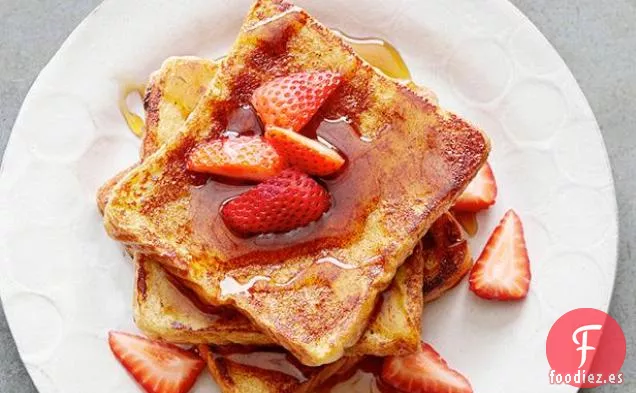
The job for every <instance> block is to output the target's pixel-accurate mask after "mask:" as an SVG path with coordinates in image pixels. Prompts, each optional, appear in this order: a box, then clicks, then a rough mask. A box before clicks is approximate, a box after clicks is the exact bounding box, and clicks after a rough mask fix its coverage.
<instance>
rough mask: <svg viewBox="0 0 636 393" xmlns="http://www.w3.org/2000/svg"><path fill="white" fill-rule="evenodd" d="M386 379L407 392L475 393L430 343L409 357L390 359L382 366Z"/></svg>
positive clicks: (383, 375) (468, 383)
mask: <svg viewBox="0 0 636 393" xmlns="http://www.w3.org/2000/svg"><path fill="white" fill-rule="evenodd" d="M382 379H383V380H384V381H385V382H386V383H388V384H389V385H391V386H393V387H395V388H397V389H400V391H402V392H407V393H472V391H473V388H472V387H471V386H470V382H468V380H467V379H466V377H464V376H463V375H461V374H460V373H458V372H457V371H455V370H453V369H451V368H450V367H449V366H448V363H446V361H445V360H444V359H442V357H441V356H440V355H439V354H438V353H437V352H436V351H435V350H434V349H433V347H431V346H430V345H429V344H426V343H422V347H421V349H420V350H419V351H418V352H415V353H413V354H411V355H407V356H389V357H387V358H385V360H384V364H383V365H382Z"/></svg>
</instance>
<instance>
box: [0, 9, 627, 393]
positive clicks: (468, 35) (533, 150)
mask: <svg viewBox="0 0 636 393" xmlns="http://www.w3.org/2000/svg"><path fill="white" fill-rule="evenodd" d="M249 4H250V1H249V0H241V1H235V0H234V1H230V0H188V1H172V0H153V1H149V0H107V1H105V2H104V4H103V5H102V6H101V7H99V8H98V9H97V10H96V11H95V12H93V13H92V14H91V15H90V16H89V17H88V18H87V19H86V21H84V23H82V24H81V25H80V26H79V27H78V28H77V30H76V31H75V32H74V33H73V34H72V35H71V36H70V37H69V39H68V40H67V41H66V43H65V44H64V45H63V46H62V48H61V49H60V51H59V52H58V53H57V55H56V56H55V57H54V58H53V60H52V61H51V62H50V64H49V65H48V66H47V67H46V68H45V69H44V71H42V73H41V75H40V76H39V78H38V80H37V82H36V83H35V84H34V86H33V88H32V89H31V92H30V93H29V95H28V97H27V99H26V100H25V102H24V106H23V108H22V111H21V113H20V116H19V118H18V121H17V123H16V126H15V128H14V130H13V134H12V135H11V141H10V144H9V147H8V149H7V152H6V155H5V159H4V163H3V167H2V172H1V173H0V217H1V220H0V288H1V290H2V300H3V302H4V307H5V310H6V314H7V318H8V320H9V323H10V326H11V330H12V332H13V334H14V336H15V339H16V342H17V345H18V349H19V351H20V354H21V355H22V358H23V360H24V361H25V363H26V365H27V368H28V370H29V372H30V374H31V376H32V377H33V379H34V380H35V384H36V385H37V387H38V388H39V390H40V391H41V392H42V393H53V392H60V393H62V392H64V393H75V392H82V393H83V392H86V391H90V392H93V393H100V392H115V391H116V392H119V393H125V392H138V391H139V389H138V388H137V387H136V386H135V384H134V383H133V382H132V380H131V379H130V378H129V377H128V376H127V375H126V373H125V372H124V371H123V369H122V368H121V367H120V366H119V365H118V363H117V362H116V361H115V360H114V359H113V357H112V355H111V354H110V352H109V349H108V345H107V342H106V333H107V331H108V330H110V329H125V330H134V326H133V322H132V318H131V296H132V268H131V266H130V263H128V262H127V261H126V259H125V257H124V255H123V253H122V251H121V249H120V247H119V246H118V245H117V244H116V243H115V242H113V241H111V240H110V239H109V238H108V237H107V236H106V234H105V233H104V231H103V229H102V225H101V220H100V217H99V214H98V212H97V210H96V207H95V202H94V200H95V192H96V190H97V188H98V186H99V185H100V184H101V183H102V182H103V181H105V180H106V179H107V178H109V177H110V176H112V175H113V174H115V173H116V171H118V170H120V169H122V168H125V167H127V166H128V165H129V164H131V163H132V162H134V161H135V160H136V159H137V154H138V153H137V151H138V146H139V141H138V140H137V139H136V138H135V137H133V136H132V135H131V133H130V132H129V130H128V129H127V127H126V125H125V123H124V121H123V120H122V117H121V116H120V113H119V111H118V107H117V100H118V97H119V94H120V88H121V86H122V85H124V84H126V83H129V82H143V81H145V80H146V78H147V76H148V74H149V73H150V72H151V71H153V70H155V69H157V68H158V67H159V65H160V64H161V62H162V61H163V60H164V59H165V58H166V57H168V56H171V55H199V56H207V57H211V58H217V57H219V56H221V55H223V54H224V53H225V52H226V51H227V49H228V47H229V46H230V44H231V42H232V41H233V39H234V37H235V35H236V33H237V31H238V28H239V26H240V23H241V20H242V18H243V16H244V14H245V13H246V12H247V10H248V7H249ZM300 5H302V6H305V7H306V8H307V9H308V10H309V11H310V12H311V13H313V14H314V15H315V16H317V17H318V18H319V19H320V20H321V21H323V22H324V23H325V24H327V25H329V26H333V27H337V28H338V29H341V30H343V31H345V32H348V33H349V34H352V35H355V36H375V37H384V38H387V39H388V40H389V41H391V42H392V43H393V44H395V45H396V46H397V47H398V48H399V50H400V51H401V52H402V54H403V55H404V57H405V59H406V61H407V63H408V65H409V66H410V68H411V71H412V73H413V75H414V78H415V80H416V81H417V82H420V83H423V84H425V85H427V86H430V87H432V88H433V89H434V90H435V91H436V92H438V93H439V96H440V100H441V103H442V105H443V106H445V107H447V108H449V109H452V110H454V111H456V112H458V113H460V114H462V115H464V116H466V117H467V118H468V119H470V120H472V121H473V122H475V123H477V124H478V125H480V126H482V127H483V128H484V129H485V130H487V132H488V133H489V134H490V136H491V137H492V139H493V145H494V149H493V154H492V156H491V163H492V166H493V169H494V171H495V175H496V177H497V181H498V184H499V191H500V192H499V199H498V201H497V204H496V206H495V207H494V208H493V209H491V210H490V211H489V212H487V213H485V214H483V215H481V216H480V217H479V221H480V226H481V228H482V230H481V231H480V234H479V236H478V237H476V238H475V239H473V241H472V246H473V252H474V253H475V254H476V253H477V252H478V251H479V250H480V249H481V247H482V246H483V244H484V242H485V240H486V238H487V236H488V234H489V232H490V230H491V229H492V228H493V227H494V226H495V225H496V222H497V221H498V220H499V218H500V217H501V216H502V215H503V212H504V211H505V210H507V209H508V208H510V207H514V208H515V209H516V210H517V211H518V212H519V214H520V215H521V217H522V219H523V221H524V223H525V228H526V234H527V241H528V246H529V253H530V258H531V261H532V273H533V282H532V289H531V293H530V295H529V298H528V299H527V300H526V301H525V302H522V303H516V304H499V303H490V302H486V301H482V300H479V299H477V298H476V297H475V296H473V295H472V294H471V293H469V292H468V291H467V286H466V284H465V283H463V284H462V285H460V286H459V287H458V288H457V289H455V290H453V291H451V292H450V293H449V294H448V295H446V296H445V297H444V298H443V299H441V300H439V301H437V302H435V303H434V304H433V305H431V306H430V307H427V308H426V310H425V315H424V326H423V334H424V338H425V339H426V340H428V341H430V342H432V343H433V345H434V346H435V347H436V348H437V349H438V350H439V351H440V352H441V353H442V354H443V356H444V357H445V358H446V359H447V360H448V361H449V363H450V364H451V365H452V366H453V367H455V368H457V369H458V370H461V371H462V373H464V374H465V375H466V376H467V377H468V378H469V379H470V380H471V381H472V384H473V386H474V387H475V390H476V392H488V393H496V392H544V391H550V392H552V391H554V392H559V391H562V392H565V391H572V390H574V389H573V388H571V387H568V386H562V387H549V385H548V378H547V375H548V363H547V361H546V358H545V349H544V348H545V337H546V335H547V331H548V329H549V328H550V326H551V325H552V323H553V322H554V321H555V320H556V319H557V318H558V317H559V316H560V315H562V314H563V313H565V312H566V311H568V310H571V309H573V308H577V307H582V306H584V307H595V308H599V309H607V307H608V304H609V299H610V295H611V292H612V284H613V281H614V274H615V264H616V243H617V219H616V206H615V197H614V189H613V184H612V177H611V171H610V167H609V164H608V160H607V156H606V152H605V149H604V146H603V141H602V138H601V134H600V132H599V128H598V126H597V123H596V121H595V119H594V116H593V114H592V112H591V110H590V108H589V106H588V104H587V102H586V100H585V98H584V96H583V94H582V93H581V91H580V89H579V87H578V86H577V84H576V82H575V80H574V78H573V77H572V75H571V74H570V72H569V71H568V69H567V67H566V65H565V64H564V63H563V61H562V60H561V58H560V57H559V55H558V54H557V53H556V52H555V51H554V49H553V48H552V47H551V46H550V44H549V43H548V42H547V41H546V39H545V38H544V37H543V36H542V35H541V34H540V33H539V31H537V29H536V28H535V27H534V26H533V25H532V24H531V23H530V21H528V19H526V18H525V17H524V16H523V15H522V14H521V13H520V12H519V11H518V10H517V9H515V8H514V7H513V6H512V5H511V4H510V3H508V2H507V1H505V0H484V1H479V2H477V1H474V0H444V1H441V0H426V1H416V0H412V1H383V0H373V1H362V0H358V1H347V2H340V1H337V0H329V1H327V0H323V1H320V2H318V1H314V2H310V1H302V2H300ZM210 389H211V390H210ZM215 389H216V388H212V382H211V380H210V378H209V377H207V376H205V377H202V378H201V381H199V385H197V389H196V390H195V391H196V392H210V391H212V392H214V391H217V390H215Z"/></svg>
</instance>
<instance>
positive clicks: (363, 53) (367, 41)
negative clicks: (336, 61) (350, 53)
mask: <svg viewBox="0 0 636 393" xmlns="http://www.w3.org/2000/svg"><path fill="white" fill-rule="evenodd" d="M333 31H334V33H336V34H337V35H338V36H340V38H342V40H343V41H344V42H346V43H347V44H349V46H351V47H352V48H353V50H354V51H355V52H356V53H357V54H358V56H360V57H362V58H363V59H364V60H366V62H367V63H369V64H371V65H372V66H373V67H374V68H376V69H378V70H380V71H381V72H382V73H383V74H384V75H386V76H388V77H389V78H394V79H399V80H403V81H409V80H411V72H410V71H409V68H408V66H407V65H406V62H405V61H404V59H403V58H402V55H401V54H400V52H399V51H398V50H397V49H396V48H395V46H393V45H392V44H391V43H390V42H388V41H385V40H383V39H380V38H357V37H352V36H349V35H347V34H345V33H343V32H342V31H340V30H335V29H333Z"/></svg>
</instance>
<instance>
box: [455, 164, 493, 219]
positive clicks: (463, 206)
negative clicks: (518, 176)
mask: <svg viewBox="0 0 636 393" xmlns="http://www.w3.org/2000/svg"><path fill="white" fill-rule="evenodd" d="M496 198H497V183H495V176H494V174H493V173H492V169H491V168H490V165H488V163H486V164H484V166H483V167H481V169H480V170H479V172H477V175H476V176H475V178H474V179H473V181H471V182H470V184H468V187H466V190H464V193H463V194H462V195H460V197H459V198H458V199H457V201H456V202H455V206H453V208H454V209H455V210H461V211H469V212H476V211H480V210H484V209H488V208H489V207H490V206H491V205H493V204H494V203H495V199H496Z"/></svg>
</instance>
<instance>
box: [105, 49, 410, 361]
mask: <svg viewBox="0 0 636 393" xmlns="http://www.w3.org/2000/svg"><path fill="white" fill-rule="evenodd" d="M214 68H215V63H214V62H211V61H209V60H205V59H201V58H195V57H174V58H170V59H168V60H166V61H165V62H164V64H163V65H162V67H161V69H160V70H159V71H157V72H156V73H154V74H153V76H152V77H151V78H150V82H149V86H148V89H147V90H148V92H147V96H146V99H145V109H146V114H147V119H148V124H147V125H146V127H145V133H144V136H143V140H142V146H143V149H142V160H143V158H144V157H146V156H147V155H149V154H152V153H153V152H154V151H155V150H157V148H158V147H159V146H160V145H161V144H163V143H165V142H166V140H167V139H169V138H170V136H171V134H170V130H172V131H173V132H174V130H177V129H178V128H179V127H180V126H181V125H182V124H183V123H184V122H185V119H186V118H187V117H188V116H189V114H190V112H191V111H192V109H193V108H194V104H193V102H195V101H196V97H199V98H200V97H201V96H202V95H203V89H204V88H205V86H206V85H207V84H208V83H209V82H210V80H211V79H212V76H213V75H214V72H213V71H214ZM184 83H187V84H188V86H187V88H186V86H184ZM175 109H176V110H175ZM124 174H125V172H122V173H121V174H119V175H117V176H115V177H114V178H113V179H111V180H109V181H108V182H107V183H106V184H105V185H104V186H103V187H102V188H101V189H100V191H99V193H98V198H97V199H98V205H99V207H100V211H103V207H104V206H105V205H106V203H107V201H108V198H109V193H110V192H111V190H112V187H114V185H115V184H116V183H117V182H118V181H119V180H121V178H122V176H123V175H124ZM420 255H422V254H421V250H420V249H417V250H416V251H415V252H414V255H413V256H412V258H416V259H415V260H414V261H412V262H409V261H407V262H406V263H405V264H404V265H403V266H402V267H401V268H400V270H399V271H398V274H397V276H396V278H395V279H394V281H393V283H392V284H391V287H390V288H389V289H387V290H386V291H385V293H384V296H383V298H382V299H383V302H382V304H381V306H376V308H377V311H376V312H375V314H374V316H373V317H372V320H371V322H370V323H369V327H368V329H367V331H366V332H365V334H364V335H363V337H362V338H361V340H360V341H359V342H358V343H357V344H356V346H355V347H353V348H351V349H350V350H349V351H348V352H349V354H350V355H352V354H358V353H359V354H373V355H376V356H385V355H398V354H405V353H409V352H412V351H413V350H415V349H416V348H417V345H418V343H419V332H420V318H421V309H422V294H421V288H422V274H421V272H422V269H423V259H422V258H420ZM152 259H153V258H152V257H149V256H147V255H143V254H141V253H135V255H134V262H135V265H136V286H135V295H134V317H135V322H136V323H137V326H138V327H139V328H140V329H141V330H142V331H144V332H145V333H146V334H147V335H148V336H150V337H155V338H160V339H163V340H165V341H169V342H175V343H195V344H198V343H206V344H217V345H221V344H230V343H240V344H248V345H263V344H272V343H273V341H272V340H271V339H270V338H269V337H267V336H266V335H264V334H263V333H262V332H260V331H259V330H258V329H257V328H256V327H255V326H254V325H253V324H252V323H251V322H250V321H249V320H248V319H247V318H245V317H244V316H243V315H242V314H240V313H238V312H236V311H235V310H233V309H231V308H227V307H211V306H208V305H205V304H203V303H202V302H200V301H198V299H197V297H196V295H194V294H193V293H191V291H190V290H189V289H188V288H186V287H184V285H182V284H181V283H180V282H179V281H178V280H177V279H175V278H174V277H173V276H172V275H170V274H169V273H167V272H166V271H165V270H164V269H163V267H161V265H160V264H158V263H157V262H155V261H153V260H152Z"/></svg>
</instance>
